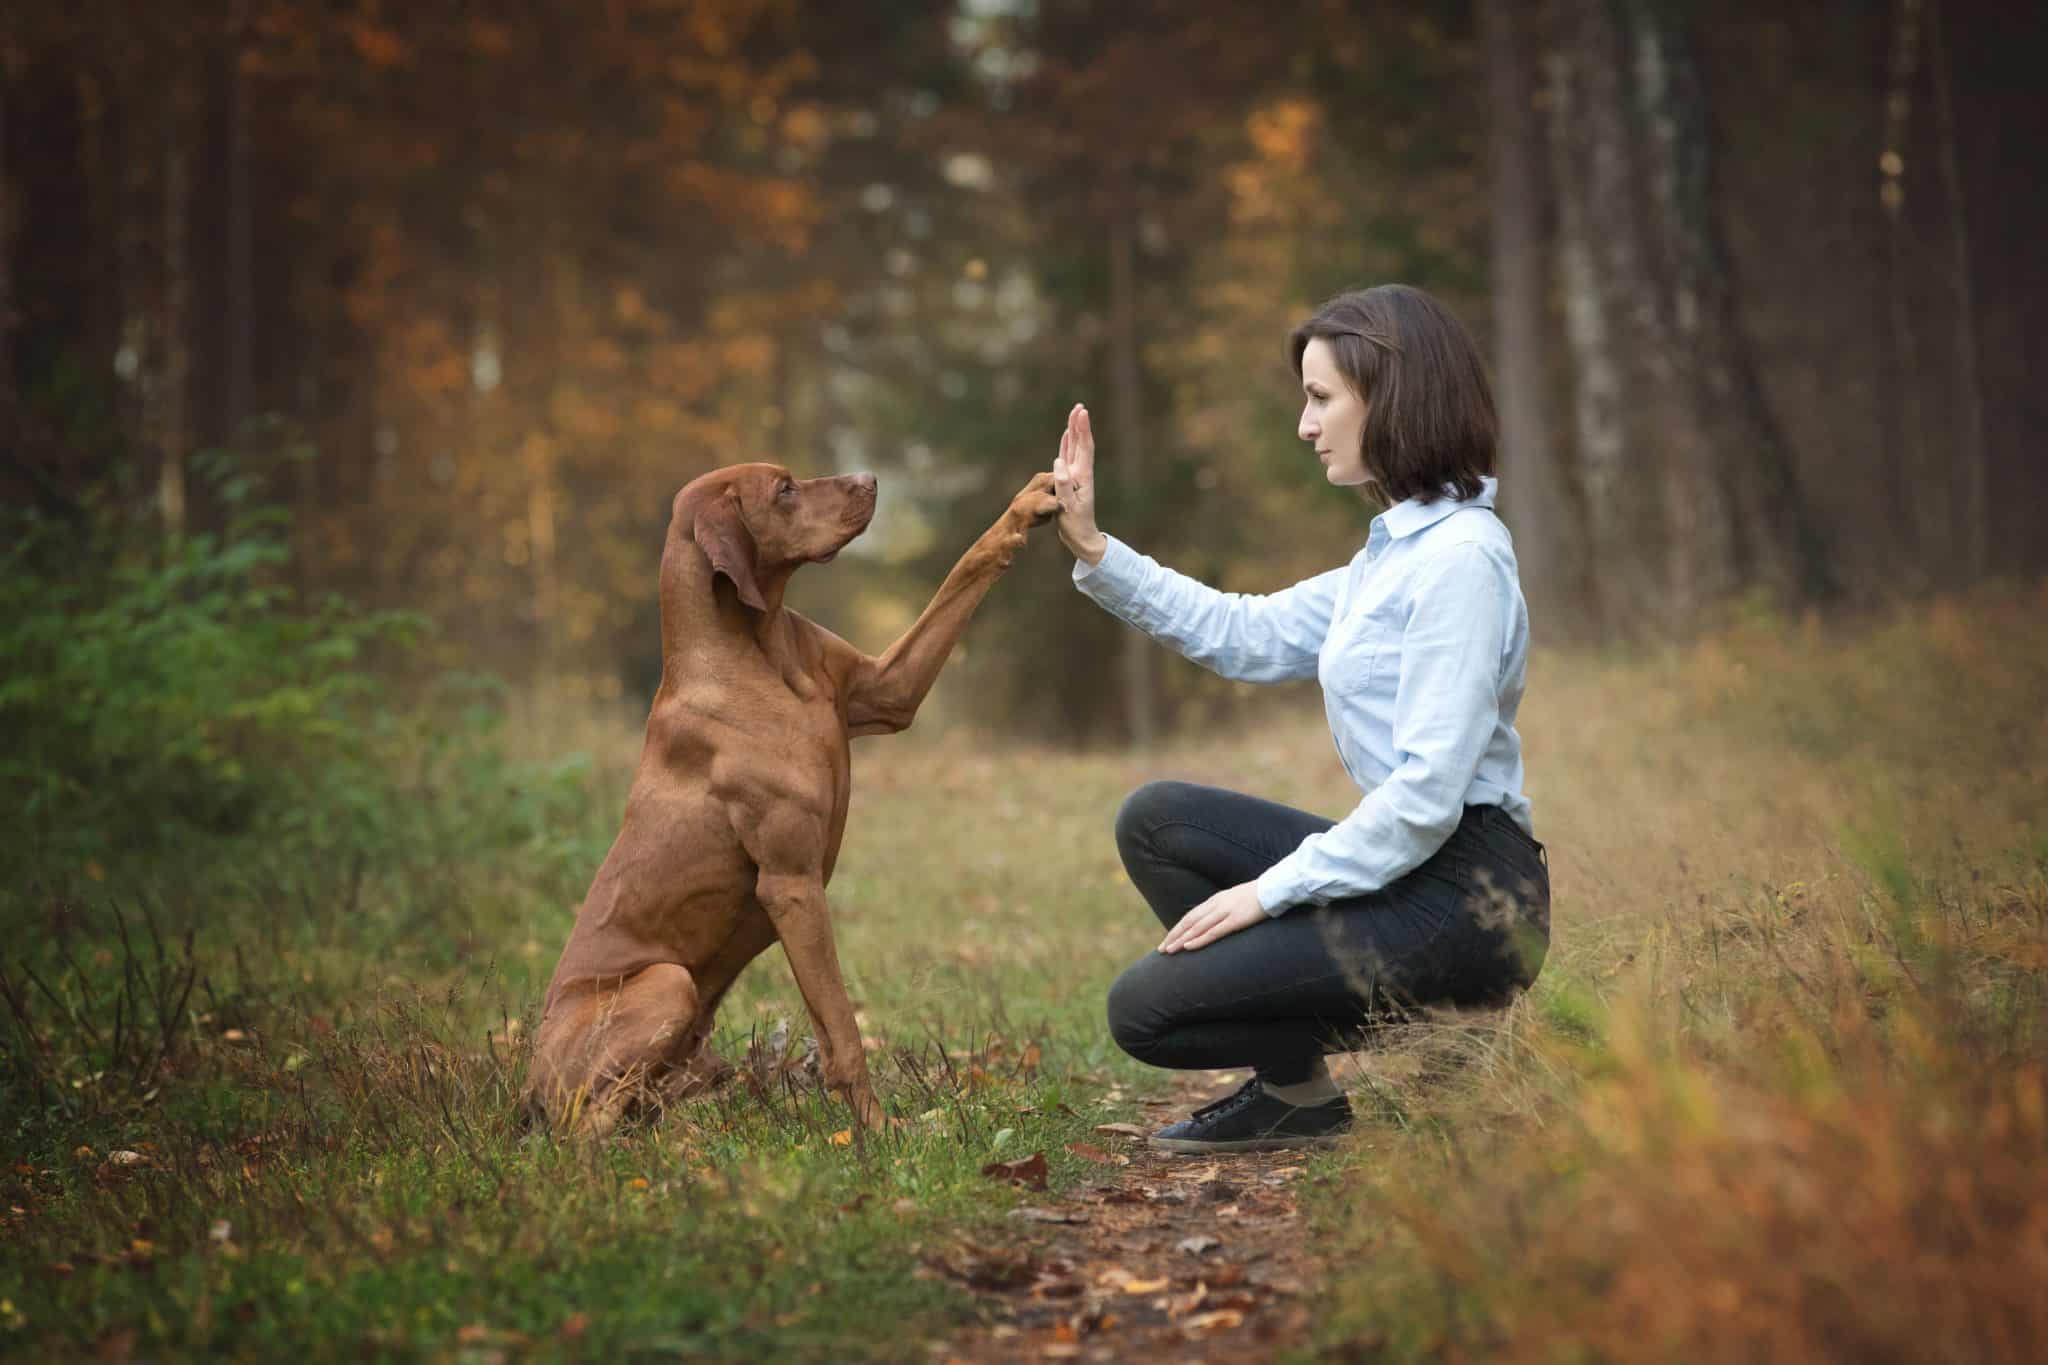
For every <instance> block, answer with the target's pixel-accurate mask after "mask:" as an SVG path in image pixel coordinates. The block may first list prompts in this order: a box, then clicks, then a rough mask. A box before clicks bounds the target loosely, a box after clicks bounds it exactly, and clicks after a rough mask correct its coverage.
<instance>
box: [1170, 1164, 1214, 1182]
mask: <svg viewBox="0 0 2048 1365" xmlns="http://www.w3.org/2000/svg"><path fill="white" fill-rule="evenodd" d="M1222 1174H1223V1168H1222V1167H1221V1166H1218V1165H1217V1164H1216V1163H1215V1162H1213V1161H1212V1162H1210V1163H1209V1164H1208V1165H1206V1166H1193V1167H1190V1168H1189V1169H1187V1170H1185V1171H1174V1172H1171V1175H1172V1178H1173V1179H1175V1180H1214V1179H1216V1177H1218V1176H1220V1175H1222Z"/></svg>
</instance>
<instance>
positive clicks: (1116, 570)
mask: <svg viewBox="0 0 2048 1365" xmlns="http://www.w3.org/2000/svg"><path fill="white" fill-rule="evenodd" d="M1102 539H1103V541H1104V544H1103V548H1102V558H1100V559H1098V560H1096V561H1095V562H1094V563H1093V564H1090V563H1089V562H1088V561H1087V560H1085V559H1080V558H1076V559H1075V560H1074V582H1075V583H1076V584H1080V583H1085V582H1087V581H1088V580H1089V579H1092V578H1100V577H1103V576H1105V575H1106V576H1107V580H1108V581H1109V582H1112V583H1116V582H1121V581H1123V580H1124V579H1127V578H1129V577H1130V570H1131V567H1132V566H1131V564H1130V563H1129V562H1128V561H1130V560H1134V559H1136V558H1137V557H1138V552H1137V551H1136V550H1133V549H1132V548H1131V547H1130V546H1128V545H1126V544H1124V543H1123V542H1122V541H1121V540H1118V539H1117V538H1116V537H1115V536H1113V535H1110V534H1109V533H1107V532H1104V533H1103V536H1102ZM1119 561H1124V562H1119ZM1098 586H1100V585H1098Z"/></svg>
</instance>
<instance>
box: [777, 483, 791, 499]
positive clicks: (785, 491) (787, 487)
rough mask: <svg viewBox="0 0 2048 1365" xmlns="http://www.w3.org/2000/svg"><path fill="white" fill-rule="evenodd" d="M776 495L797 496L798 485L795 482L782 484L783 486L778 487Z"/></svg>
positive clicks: (783, 496)
mask: <svg viewBox="0 0 2048 1365" xmlns="http://www.w3.org/2000/svg"><path fill="white" fill-rule="evenodd" d="M775 496H776V497H778V498H793V497H795V496H796V485H795V484H793V483H786V484H784V485H782V487H780V488H778V489H776V490H775Z"/></svg>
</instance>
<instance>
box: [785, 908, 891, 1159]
mask: <svg viewBox="0 0 2048 1365" xmlns="http://www.w3.org/2000/svg"><path fill="white" fill-rule="evenodd" d="M755 894H756V895H758V896H759V897H760V900H761V905H762V907H763V908H764V909H766V910H767V912H768V918H769V921H770V922H771V923H773V924H774V926H775V936H776V937H777V938H778V939H780V940H782V951H783V953H784V954H785V955H787V956H788V958H789V969H790V972H791V973H792V974H793V975H794V976H795V977H796V985H797V989H798V990H799V991H801V992H802V993H803V997H804V1007H805V1008H806V1009H808V1010H809V1011H810V1015H811V1027H812V1029H813V1030H814V1031H815V1033H816V1035H817V1039H818V1052H819V1061H820V1063H821V1064H822V1065H823V1067H824V1075H825V1085H826V1087H827V1088H828V1089H830V1090H831V1091H832V1092H833V1093H835V1094H837V1095H838V1096H839V1097H840V1098H842V1099H844V1100H845V1101H846V1102H847V1103H848V1104H849V1105H851V1106H852V1107H853V1112H854V1113H855V1114H856V1115H858V1116H859V1118H860V1121H861V1122H862V1123H863V1124H865V1125H866V1126H867V1127H869V1128H880V1127H881V1126H882V1122H883V1120H882V1106H881V1105H880V1104H878V1103H876V1102H875V1095H874V1091H873V1089H872V1088H871V1087H870V1086H869V1084H868V1058H867V1052H866V1051H865V1050H864V1049H863V1048H862V1047H861V1044H860V1026H859V1025H858V1024H856V1023H855V1022H854V1018H853V1002H852V1001H851V1000H849V999H847V998H846V983H845V981H844V980H843V979H842V978H841V976H840V974H839V950H838V948H837V947H836V946H835V945H834V943H833V939H832V921H831V918H830V916H829V914H828V912H827V909H826V905H825V883H824V879H823V878H822V877H821V876H819V875H818V874H817V873H814V872H813V873H775V872H770V871H768V870H767V869H765V868H764V869H763V870H762V872H761V876H760V879H759V881H758V882H757V883H756V885H755Z"/></svg>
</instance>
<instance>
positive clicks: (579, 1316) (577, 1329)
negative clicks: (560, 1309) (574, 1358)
mask: <svg viewBox="0 0 2048 1365" xmlns="http://www.w3.org/2000/svg"><path fill="white" fill-rule="evenodd" d="M589 1330H590V1314H588V1313H571V1314H570V1315H569V1316H568V1317H566V1318H564V1319H562V1335H563V1336H565V1337H568V1338H569V1339H570V1340H571V1341H574V1340H575V1339H576V1338H577V1337H580V1336H582V1335H583V1334H584V1333H585V1332H587V1331H589Z"/></svg>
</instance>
